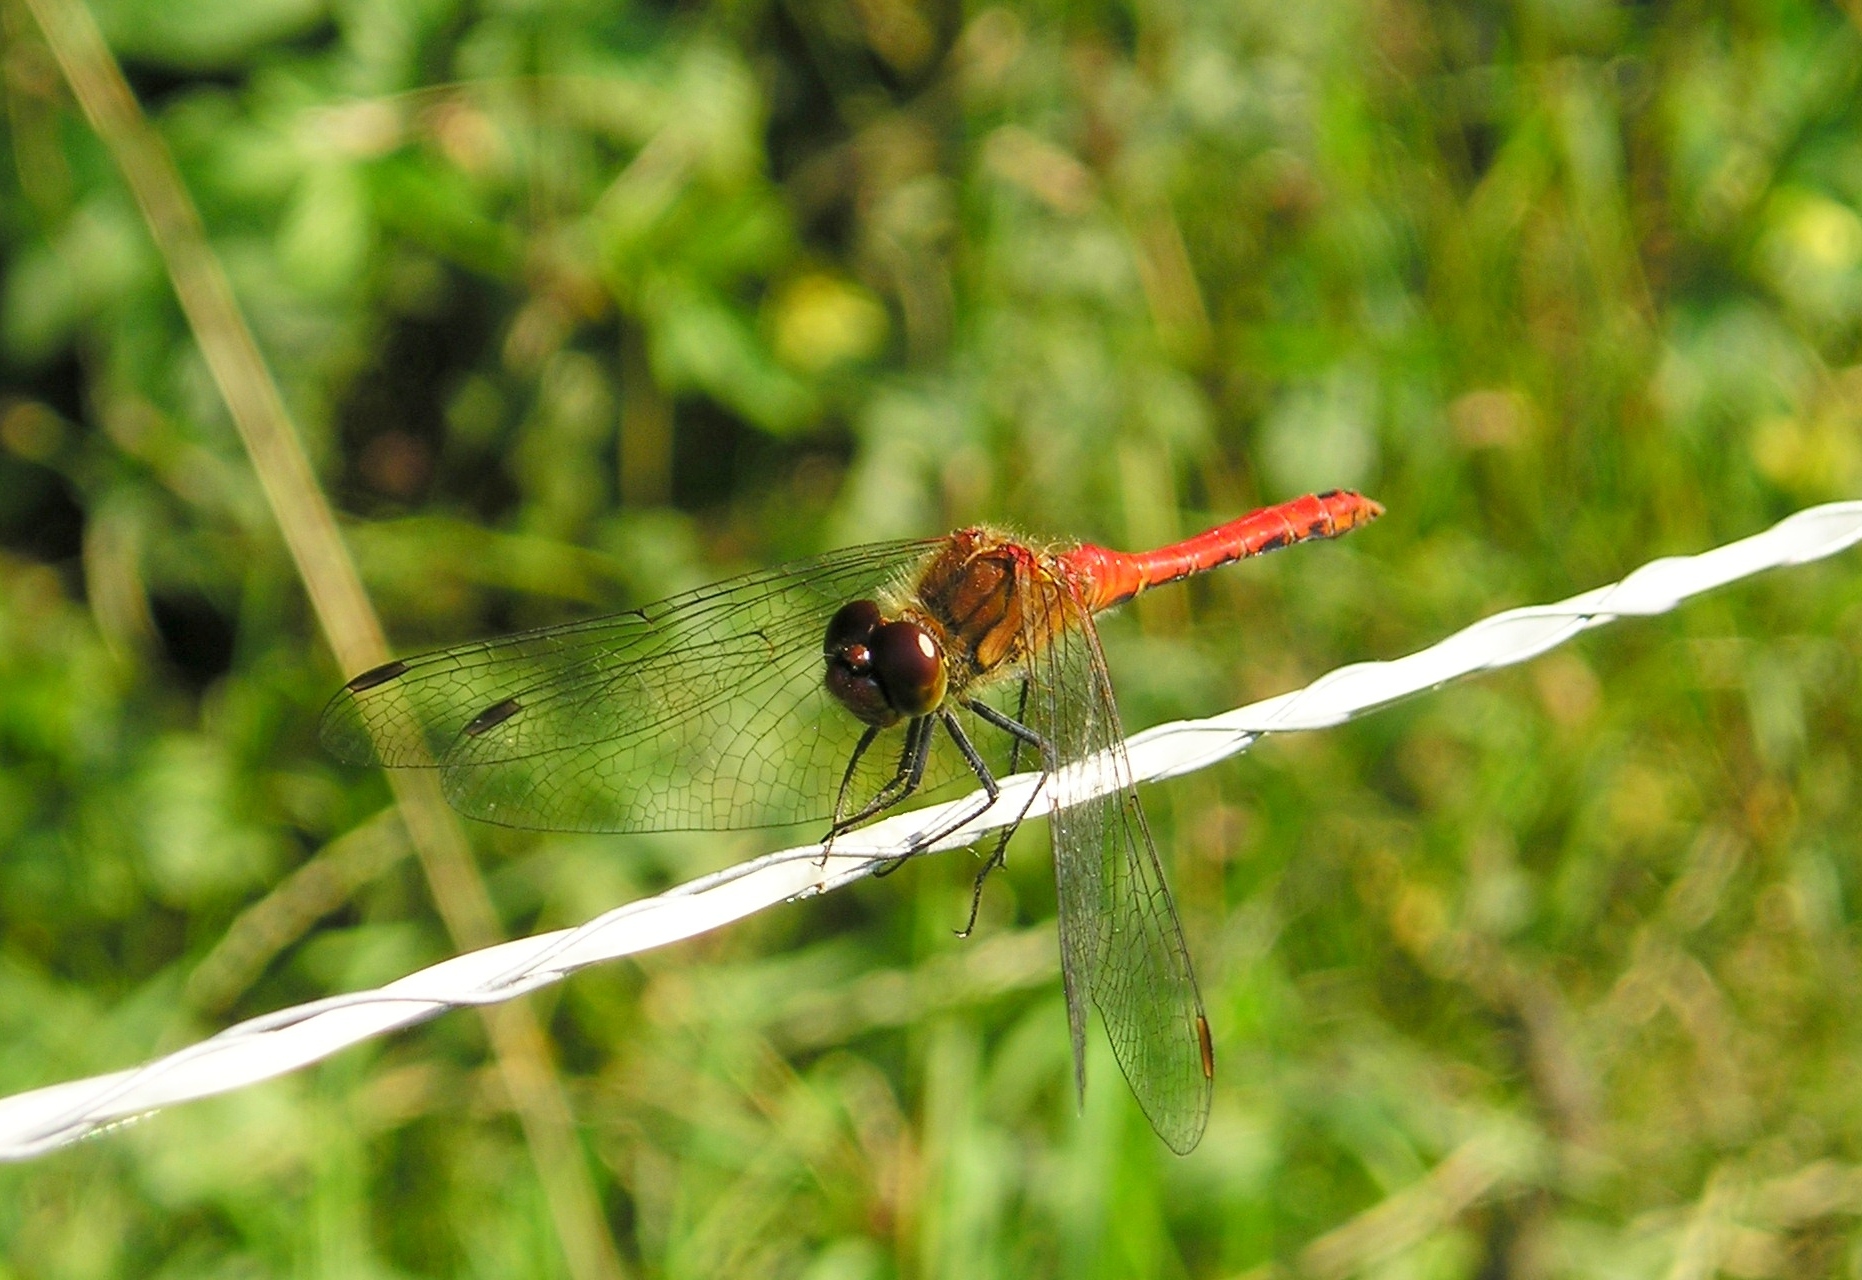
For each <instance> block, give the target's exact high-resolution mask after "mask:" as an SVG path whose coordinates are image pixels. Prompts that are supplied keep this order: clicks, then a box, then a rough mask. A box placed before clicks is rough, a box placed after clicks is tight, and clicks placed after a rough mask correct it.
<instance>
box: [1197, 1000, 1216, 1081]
mask: <svg viewBox="0 0 1862 1280" xmlns="http://www.w3.org/2000/svg"><path fill="white" fill-rule="evenodd" d="M1196 1044H1197V1047H1198V1048H1200V1049H1201V1050H1202V1051H1203V1079H1205V1080H1213V1079H1215V1041H1214V1040H1213V1039H1211V1038H1210V1036H1209V1019H1207V1018H1205V1017H1203V1015H1202V1014H1200V1013H1199V1014H1197V1015H1196Z"/></svg>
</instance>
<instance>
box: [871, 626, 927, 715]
mask: <svg viewBox="0 0 1862 1280" xmlns="http://www.w3.org/2000/svg"><path fill="white" fill-rule="evenodd" d="M869 647H870V648H871V649H872V653H873V674H874V675H876V676H878V677H879V684H880V687H881V688H882V689H884V690H885V691H886V701H887V702H889V703H891V704H892V708H893V710H895V711H897V712H898V713H899V714H900V715H905V716H922V715H927V714H929V713H930V712H933V711H936V710H937V708H938V705H939V704H940V703H942V702H943V701H944V686H945V675H944V651H943V650H942V649H940V648H938V643H937V641H936V640H935V639H934V638H933V637H932V635H931V633H930V632H929V631H926V630H925V629H924V628H923V627H921V626H919V625H918V624H917V623H915V622H888V623H886V624H885V625H883V626H881V627H880V628H879V629H878V630H876V631H874V632H873V639H872V642H871V644H870V646H869Z"/></svg>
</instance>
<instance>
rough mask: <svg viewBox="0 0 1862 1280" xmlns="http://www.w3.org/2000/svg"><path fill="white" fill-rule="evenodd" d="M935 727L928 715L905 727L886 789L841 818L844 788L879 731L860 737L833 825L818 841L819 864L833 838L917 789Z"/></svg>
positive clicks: (848, 769)
mask: <svg viewBox="0 0 1862 1280" xmlns="http://www.w3.org/2000/svg"><path fill="white" fill-rule="evenodd" d="M936 727H937V726H936V724H935V722H933V720H932V719H931V717H930V716H919V717H918V718H917V719H915V720H913V721H912V722H911V723H910V724H908V725H907V726H906V727H905V746H904V749H903V750H901V751H900V752H899V767H898V770H897V771H896V772H895V773H894V774H893V775H892V778H891V779H890V780H889V781H888V782H887V783H886V785H885V786H883V787H881V788H880V789H879V790H878V791H877V792H876V793H874V795H873V798H872V799H871V800H869V801H867V802H866V803H865V804H863V805H861V806H860V810H859V812H857V813H852V814H846V815H844V816H843V814H842V813H841V810H842V808H843V807H844V805H845V800H846V794H847V788H848V786H849V785H851V783H852V781H853V773H854V769H855V768H856V767H858V765H859V763H860V757H861V755H863V754H864V753H865V751H866V749H867V748H868V747H870V746H871V745H872V740H873V739H874V738H875V737H876V736H877V735H878V732H879V731H878V730H877V729H868V730H867V731H866V732H865V733H863V734H861V735H860V741H859V743H858V744H857V745H856V746H855V747H854V754H853V759H852V760H850V761H848V763H847V773H846V776H845V777H844V778H843V779H842V780H841V793H840V797H839V798H838V799H837V800H836V801H835V803H834V822H833V825H832V826H830V827H829V828H828V834H827V838H826V839H825V840H823V841H822V842H821V858H822V865H824V866H825V865H826V863H827V856H828V854H829V853H831V852H832V851H833V848H834V838H835V837H836V836H838V835H840V834H841V833H842V832H845V831H851V830H852V829H853V828H855V827H857V826H859V825H860V824H861V823H863V822H865V821H867V820H868V819H869V818H873V817H876V816H878V815H879V814H881V813H884V812H885V811H886V810H888V809H890V808H892V807H893V806H894V805H897V804H900V803H902V802H903V801H904V800H905V799H906V798H908V797H909V796H910V795H911V794H912V792H914V791H916V790H918V784H919V783H920V782H922V781H923V780H924V776H925V761H926V760H927V759H929V758H930V755H931V733H932V730H934V729H935V728H936Z"/></svg>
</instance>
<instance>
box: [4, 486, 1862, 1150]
mask: <svg viewBox="0 0 1862 1280" xmlns="http://www.w3.org/2000/svg"><path fill="white" fill-rule="evenodd" d="M1857 541H1862V502H1835V503H1830V504H1828V505H1825V506H1821V507H1812V508H1810V509H1809V510H1806V511H1800V512H1798V513H1797V514H1796V515H1793V516H1791V517H1789V518H1788V519H1786V520H1783V521H1781V522H1780V523H1778V524H1776V525H1774V526H1772V527H1771V528H1770V529H1768V530H1766V531H1765V532H1763V533H1760V534H1755V535H1754V536H1752V537H1750V538H1744V539H1741V540H1740V541H1738V542H1733V543H1728V544H1727V545H1726V546H1723V547H1717V548H1715V549H1714V550H1712V551H1707V552H1703V553H1701V554H1700V555H1694V556H1672V557H1667V558H1664V559H1661V560H1655V561H1651V562H1650V563H1648V564H1645V565H1643V566H1642V567H1641V568H1639V569H1637V570H1636V571H1635V572H1634V573H1631V574H1630V575H1629V576H1628V577H1626V578H1624V579H1623V580H1622V581H1621V582H1618V583H1614V584H1612V585H1610V586H1607V587H1598V588H1597V589H1595V590H1593V591H1586V592H1584V593H1583V594H1581V595H1576V596H1572V597H1571V598H1570V599H1568V600H1562V601H1560V602H1558V603H1557V604H1549V605H1539V606H1535V607H1532V608H1525V609H1509V610H1507V611H1506V612H1505V613H1500V614H1495V615H1494V616H1493V617H1491V618H1486V619H1483V620H1482V621H1480V622H1477V623H1475V624H1474V625H1473V626H1471V627H1468V628H1466V629H1465V630H1462V631H1457V632H1456V633H1455V634H1453V635H1451V636H1449V637H1448V638H1447V639H1446V640H1443V641H1442V642H1441V643H1439V644H1436V645H1432V646H1431V647H1429V648H1427V649H1423V650H1421V651H1419V652H1417V653H1412V654H1410V655H1408V656H1407V657H1403V658H1397V659H1394V660H1392V661H1388V662H1363V663H1357V664H1355V665H1353V666H1349V667H1340V668H1339V669H1338V670H1336V671H1332V672H1330V673H1328V674H1326V675H1323V676H1321V677H1319V678H1318V679H1317V680H1315V681H1313V682H1312V683H1311V684H1309V685H1307V686H1306V687H1305V688H1304V689H1299V690H1296V691H1294V692H1292V693H1285V694H1281V695H1280V696H1278V697H1274V698H1268V699H1267V700H1265V701H1263V702H1257V703H1254V704H1252V705H1251V706H1246V707H1241V708H1239V709H1237V710H1234V711H1230V712H1227V713H1226V714H1223V715H1219V716H1214V717H1211V718H1209V719H1206V720H1183V721H1177V722H1175V723H1172V724H1164V725H1159V726H1157V727H1156V728H1154V729H1147V730H1146V731H1144V732H1143V733H1140V734H1137V735H1135V736H1134V737H1132V738H1131V739H1130V740H1129V741H1128V742H1127V747H1128V749H1129V751H1130V754H1131V766H1132V774H1133V776H1134V777H1135V778H1136V779H1137V780H1138V781H1140V782H1148V781H1156V780H1158V779H1161V778H1170V777H1175V776H1176V775H1178V774H1183V773H1189V772H1191V771H1192V770H1195V769H1201V768H1204V767H1206V766H1208V765H1210V764H1213V763H1215V762H1216V761H1218V760H1221V759H1224V758H1226V757H1228V756H1231V755H1234V754H1236V753H1237V752H1240V751H1245V750H1246V749H1247V748H1248V747H1249V746H1251V745H1252V744H1253V743H1254V742H1255V741H1256V740H1257V739H1258V738H1259V737H1260V736H1261V735H1262V734H1266V733H1282V732H1287V731H1290V730H1295V729H1323V728H1327V727H1329V726H1332V725H1336V724H1342V723H1344V722H1345V721H1346V720H1349V719H1351V718H1352V717H1354V716H1357V715H1361V714H1363V713H1364V712H1366V711H1370V710H1374V709H1375V708H1378V707H1382V706H1386V705H1388V704H1389V703H1391V702H1395V701H1397V700H1398V699H1401V698H1405V697H1408V696H1409V695H1411V694H1414V693H1418V692H1420V691H1422V690H1425V689H1432V688H1434V687H1435V686H1437V685H1440V684H1444V683H1446V682H1448V681H1450V680H1454V679H1458V678H1460V677H1462V676H1466V675H1471V674H1473V673H1475V672H1479V671H1486V670H1490V669H1492V668H1495V667H1504V666H1510V665H1512V664H1514V663H1518V662H1524V661H1526V660H1527V659H1528V658H1533V657H1537V656H1538V655H1539V654H1541V653H1544V652H1545V651H1546V650H1548V649H1551V648H1553V647H1554V646H1556V645H1560V644H1563V643H1564V642H1565V641H1566V640H1569V639H1570V638H1571V637H1573V636H1575V635H1577V634H1578V633H1579V632H1581V631H1586V630H1589V629H1590V628H1592V627H1599V626H1602V625H1603V624H1605V623H1607V622H1612V621H1614V620H1616V619H1617V618H1620V617H1646V616H1649V615H1653V614H1658V613H1666V612H1667V611H1668V610H1670V609H1673V608H1674V607H1675V606H1676V605H1678V604H1680V603H1681V601H1683V600H1685V599H1687V598H1688V597H1690V596H1695V595H1699V594H1700V593H1702V592H1704V591H1710V590H1712V589H1713V588H1715V587H1719V586H1724V585H1725V584H1727V583H1729V582H1734V581H1736V580H1738V579H1740V578H1744V577H1747V576H1749V575H1751V574H1755V573H1758V572H1760V571H1762V570H1765V569H1774V568H1779V567H1782V566H1785V565H1793V564H1803V563H1805V562H1806V561H1810V560H1818V559H1822V558H1823V557H1825V556H1830V555H1834V554H1835V553H1836V552H1838V551H1841V550H1843V549H1844V548H1846V547H1849V546H1851V545H1853V544H1854V543H1856V542H1857ZM1086 772H1087V776H1090V777H1110V776H1112V775H1111V774H1110V771H1106V770H1089V771H1086ZM1037 785H1038V780H1037V778H1036V777H1035V776H1034V775H1031V774H1019V775H1017V776H1015V777H1013V778H1009V779H1005V780H1004V781H1003V783H1002V795H1001V797H1000V798H999V799H998V800H997V801H996V803H995V804H994V805H993V806H991V807H990V808H988V809H986V810H984V811H983V812H982V813H981V814H980V815H979V816H977V817H975V818H973V819H972V820H971V821H970V822H969V823H967V824H966V825H964V826H963V827H962V828H960V829H958V830H957V831H955V832H953V833H951V834H950V835H948V836H946V837H945V838H944V839H942V840H940V841H938V842H937V843H936V844H935V845H934V846H931V849H938V850H943V849H953V848H960V847H963V846H965V845H968V844H970V843H972V842H973V841H974V840H975V839H976V837H977V836H978V835H979V834H980V833H981V832H984V831H987V830H990V829H992V828H994V827H998V826H1001V825H1003V824H1005V823H1007V822H1009V821H1011V820H1012V819H1013V817H1014V815H1016V814H1018V813H1020V812H1021V811H1022V809H1023V807H1024V805H1026V804H1027V803H1028V802H1029V801H1030V800H1031V799H1032V800H1033V801H1034V802H1035V804H1036V807H1037V809H1038V808H1041V807H1043V805H1042V801H1043V797H1042V796H1040V795H1034V796H1030V789H1031V788H1034V787H1036V786H1037ZM979 800H980V797H975V796H973V797H970V798H969V799H966V800H958V801H953V802H951V803H950V804H944V805H936V806H931V807H927V808H923V809H915V810H912V811H911V812H909V813H906V814H901V815H898V816H895V817H892V818H888V819H886V820H885V821H883V822H879V823H875V824H874V825H872V826H870V827H866V828H863V829H862V830H860V831H858V832H856V833H853V834H851V835H848V836H845V837H842V838H841V839H840V840H838V841H837V842H836V845H835V848H834V853H833V855H832V856H830V857H828V858H827V859H826V860H825V861H824V860H823V858H822V856H821V852H820V850H819V848H818V847H815V846H809V847H806V848H801V849H789V850H785V851H783V852H781V853H773V854H770V855H768V856H767V857H762V858H758V859H755V860H754V861H751V862H746V863H743V864H741V865H739V866H736V867H732V868H730V869H729V870H726V871H720V872H718V873H716V874H714V875H709V876H705V877H703V878H701V879H698V880H694V881H691V882H690V883H687V884H683V885H680V886H679V887H677V888H675V889H670V890H668V891H667V892H665V893H662V894H660V895H659V896H658V897H654V898H647V899H644V900H642V901H639V902H632V903H629V904H627V905H626V906H623V907H617V908H616V909H614V910H613V911H609V912H607V913H606V914H604V915H601V916H597V917H596V918H595V919H593V920H591V921H589V922H588V923H587V924H584V925H582V926H580V927H579V928H575V929H564V930H558V931H556V932H553V933H545V934H539V935H537V936H535V937H530V938H523V939H520V940H518V941H514V942H505V943H501V944H499V945H498V946H495V947H487V948H485V949H484V950H482V951H474V952H470V953H468V954H466V955H462V956H456V957H454V958H453V959H451V960H447V961H445V962H443V963H441V964H436V965H433V966H432V967H430V968H427V969H422V970H420V971H419V972H418V973H412V974H409V975H408V976H407V977H405V978H402V979H400V980H399V981H397V982H391V983H389V984H388V985H387V986H385V987H382V988H379V989H377V990H374V991H361V992H356V993H355V994H353V995H345V996H334V997H331V998H330V999H327V1000H318V1001H315V1002H313V1003H311V1004H305V1005H299V1006H297V1007H295V1008H291V1009H283V1010H280V1011H279V1012H277V1013H271V1014H267V1015H265V1016H263V1017H260V1018H254V1019H252V1020H251V1021H248V1022H242V1023H240V1024H239V1025H237V1026H234V1027H229V1028H228V1029H226V1030H225V1031H222V1032H221V1033H220V1034H218V1035H216V1036H214V1037H212V1038H211V1039H208V1040H204V1041H202V1042H201V1043H199V1044H196V1045H193V1046H190V1047H189V1048H186V1049H183V1050H181V1051H180V1052H178V1053H172V1054H169V1055H168V1056H166V1057H164V1058H158V1059H156V1060H155V1061H153V1062H150V1063H148V1064H146V1065H144V1066H142V1067H138V1068H136V1069H134V1070H129V1071H118V1072H114V1073H112V1074H110V1075H104V1076H94V1077H92V1078H90V1079H88V1080H77V1081H73V1082H71V1083H68V1084H59V1085H52V1086H49V1087H47V1088H43V1089H35V1090H32V1091H31V1092H29V1093H21V1094H16V1095H14V1096H13V1097H10V1098H5V1099H0V1160H24V1159H28V1158H30V1157H32V1156H36V1155H40V1154H43V1153H45V1152H47V1151H51V1150H53V1149H54V1148H57V1147H61V1146H64V1145H66V1144H67V1143H70V1142H74V1141H76V1140H77V1139H79V1138H82V1137H84V1136H85V1135H87V1134H90V1133H93V1132H96V1131H97V1130H98V1129H100V1128H103V1127H105V1126H108V1125H111V1124H114V1123H117V1122H120V1121H122V1120H125V1119H128V1118H130V1117H134V1116H138V1115H143V1114H146V1113H147V1112H150V1111H154V1110H156V1109H157V1108H160V1107H165V1106H169V1105H171V1104H173V1103H177V1102H184V1101H187V1100H189V1099H193V1098H204V1097H207V1096H209V1095H211V1094H216V1093H226V1092H229V1091H230V1090H233V1089H237V1088H239V1087H241V1086H242V1085H248V1084H253V1083H255V1082H257V1081H260V1080H267V1079H270V1078H271V1077H273V1076H278V1075H283V1074H284V1073H286V1072H288V1071H295V1070H296V1069H298V1068H299V1067H303V1066H306V1065H308V1064H310V1063H312V1062H316V1061H318V1060H320V1059H322V1058H327V1057H329V1056H330V1055H331V1054H333V1053H336V1052H338V1051H339V1050H341V1049H344V1048H347V1047H348V1046H350V1045H352V1044H356V1043H358V1042H359V1041H362V1040H366V1039H368V1038H369V1037H371V1036H378V1035H381V1034H383V1033H384V1032H388V1031H393V1030H396V1029H397V1028H400V1027H405V1026H409V1025H411V1024H413V1023H416V1022H420V1021H423V1020H425V1019H427V1018H431V1017H434V1016H435V1015H437V1014H439V1013H442V1012H444V1011H446V1010H448V1009H453V1008H459V1007H462V1006H468V1005H480V1004H493V1003H496V1002H498V1001H502V1000H509V999H511V998H512V997H513V996H517V995H521V994H523V993H524V992H527V991H534V990H536V989H537V988H538V987H542V986H546V985H548V984H549V983H552V982H557V981H560V980H561V979H562V978H564V977H566V976H567V975H569V974H571V973H573V972H575V971H576V970H577V969H580V968H583V967H585V966H587V965H591V964H597V963H600V962H601V961H604V960H613V959H616V958H617V957H620V956H626V955H632V954H634V953H636V952H640V951H645V950H647V949H649V948H652V947H658V946H664V945H665V944H666V943H669V942H676V941H678V940H680V939H682V938H690V937H693V936H695V935H697V934H700V933H704V932H706V931H707V930H710V929H715V928H717V927H719V926H720V925H724V924H728V923H730V922H731V921H733V920H738V919H741V918H742V917H744V916H747V915H750V914H752V913H754V912H757V911H761V910H763V909H764V908H766V907H770V906H774V905H775V904H777V903H780V902H785V901H788V900H790V899H793V898H797V897H806V896H810V895H812V894H816V893H824V892H826V891H828V890H830V889H835V888H838V887H840V886H841V885H844V884H847V883H848V882H850V881H852V880H856V879H859V878H860V877H861V876H864V875H867V874H870V873H871V871H872V870H873V869H874V868H875V867H876V866H878V865H880V864H881V863H883V862H884V861H886V860H888V859H890V858H893V857H896V856H898V855H899V854H900V853H902V852H905V851H907V850H909V849H912V848H913V847H914V846H915V845H916V841H915V840H914V836H916V835H917V834H918V833H919V832H923V831H928V830H930V829H932V827H933V825H934V824H935V823H936V822H937V821H938V820H939V818H940V816H942V815H945V814H951V813H955V812H957V811H959V809H960V808H962V807H964V806H972V805H975V804H977V803H978V802H979ZM926 851H927V852H928V851H930V850H929V849H927V850H926Z"/></svg>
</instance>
